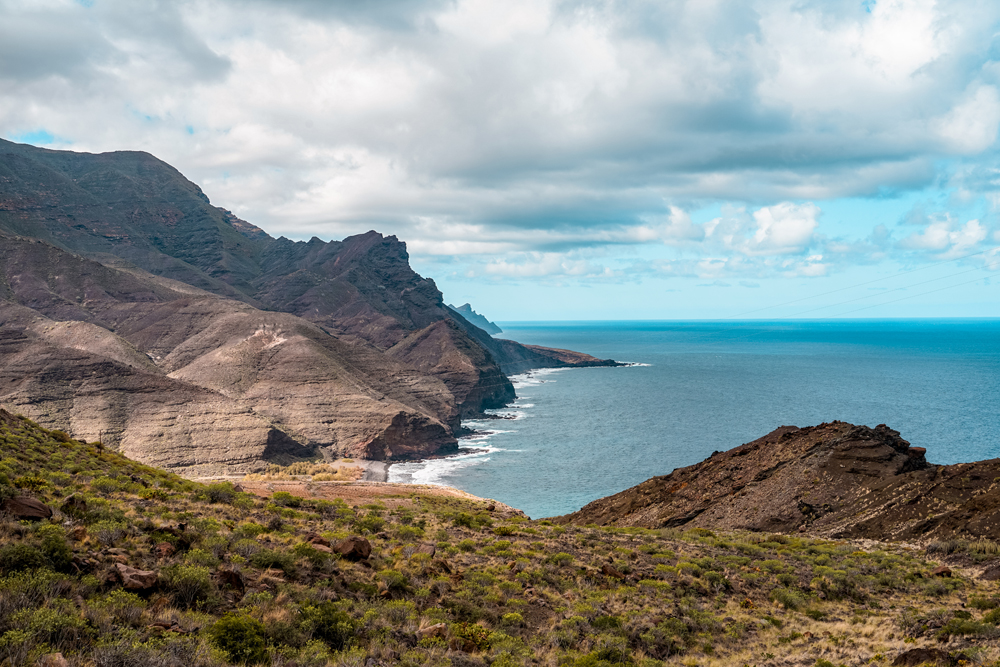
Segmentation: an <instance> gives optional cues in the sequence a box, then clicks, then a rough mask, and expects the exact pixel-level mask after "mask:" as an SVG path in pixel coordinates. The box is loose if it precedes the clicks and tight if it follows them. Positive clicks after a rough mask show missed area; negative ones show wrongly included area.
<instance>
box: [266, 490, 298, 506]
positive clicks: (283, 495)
mask: <svg viewBox="0 0 1000 667" xmlns="http://www.w3.org/2000/svg"><path fill="white" fill-rule="evenodd" d="M303 500H304V498H300V497H299V496H293V495H292V494H290V493H288V492H287V491H275V492H274V493H273V494H272V495H271V502H273V503H274V504H275V505H278V506H279V507H302V501H303Z"/></svg>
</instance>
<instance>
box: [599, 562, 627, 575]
mask: <svg viewBox="0 0 1000 667" xmlns="http://www.w3.org/2000/svg"><path fill="white" fill-rule="evenodd" d="M601 574H603V575H604V576H605V577H611V578H612V579H624V578H625V575H624V574H622V573H621V572H619V571H618V570H617V569H615V568H614V567H613V566H611V565H608V564H607V563H605V564H604V565H602V566H601Z"/></svg>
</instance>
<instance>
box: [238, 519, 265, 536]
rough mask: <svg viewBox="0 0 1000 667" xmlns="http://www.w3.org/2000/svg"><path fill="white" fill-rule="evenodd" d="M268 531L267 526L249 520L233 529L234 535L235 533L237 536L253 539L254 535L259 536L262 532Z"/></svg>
mask: <svg viewBox="0 0 1000 667" xmlns="http://www.w3.org/2000/svg"><path fill="white" fill-rule="evenodd" d="M266 532H267V528H265V527H264V526H262V525H260V524H259V523H255V522H253V521H247V522H246V523H241V524H240V525H239V526H237V527H236V530H234V531H233V535H235V536H236V537H237V538H247V539H252V538H254V537H257V536H258V535H260V534H261V533H266Z"/></svg>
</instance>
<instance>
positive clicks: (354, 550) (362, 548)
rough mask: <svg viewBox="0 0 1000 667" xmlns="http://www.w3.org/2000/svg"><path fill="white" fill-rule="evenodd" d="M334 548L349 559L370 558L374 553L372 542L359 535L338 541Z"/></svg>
mask: <svg viewBox="0 0 1000 667" xmlns="http://www.w3.org/2000/svg"><path fill="white" fill-rule="evenodd" d="M333 550H334V551H335V552H337V553H339V554H340V555H341V556H343V557H344V558H346V559H347V560H368V557H369V556H371V555H372V545H371V542H369V541H368V540H366V539H365V538H363V537H360V536H357V535H352V536H351V537H348V538H347V539H346V540H342V541H340V542H338V543H337V545H336V546H335V547H333Z"/></svg>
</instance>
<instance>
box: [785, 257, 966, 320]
mask: <svg viewBox="0 0 1000 667" xmlns="http://www.w3.org/2000/svg"><path fill="white" fill-rule="evenodd" d="M983 270H984V267H981V266H977V267H976V268H974V269H969V270H967V271H959V272H958V273H949V274H948V275H946V276H940V277H938V278H931V279H930V280H925V281H924V282H922V283H913V284H912V285H904V286H903V287H896V288H893V289H891V290H887V291H885V292H877V293H875V294H866V295H865V296H859V297H858V298H856V299H848V300H847V301H840V302H839V303H831V304H828V305H826V306H819V307H818V308H812V309H810V310H807V311H804V312H801V313H799V314H798V315H796V317H800V316H802V315H808V314H809V313H815V312H816V311H817V310H824V309H825V308H836V307H837V306H843V305H844V304H848V303H854V302H855V301H864V300H865V299H872V298H874V297H877V296H885V295H886V294H891V293H893V292H899V291H901V290H907V289H910V288H912V287H919V286H920V285H926V284H927V283H933V282H937V281H938V280H947V279H948V278H954V277H955V276H963V275H965V274H966V273H972V272H973V271H983Z"/></svg>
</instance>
